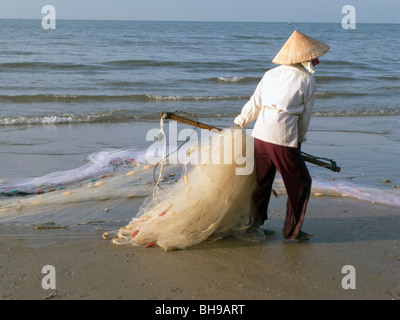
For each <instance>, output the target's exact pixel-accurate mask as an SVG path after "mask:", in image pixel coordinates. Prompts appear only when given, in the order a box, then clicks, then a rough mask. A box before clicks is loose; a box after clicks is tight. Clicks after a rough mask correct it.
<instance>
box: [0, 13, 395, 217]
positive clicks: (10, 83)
mask: <svg viewBox="0 0 400 320" xmlns="http://www.w3.org/2000/svg"><path fill="white" fill-rule="evenodd" d="M295 29H297V30H299V31H301V32H303V33H305V34H307V35H309V36H311V37H315V38H317V39H319V40H321V41H323V42H325V43H327V44H328V45H329V46H330V48H331V49H330V51H329V52H328V53H327V54H325V55H324V56H323V57H321V58H320V60H321V63H320V65H318V66H317V67H316V73H315V74H314V76H315V79H316V84H317V91H316V101H315V106H314V112H313V118H312V120H311V124H310V128H309V132H308V134H307V142H306V143H304V144H303V146H302V150H303V151H304V152H307V153H309V154H312V155H314V156H319V157H323V158H327V159H333V160H334V161H336V163H337V165H338V166H339V167H341V172H332V171H330V170H328V169H325V168H321V167H318V166H316V165H313V164H308V167H309V170H310V173H311V175H312V177H313V187H314V190H315V191H316V192H318V194H331V195H332V194H335V195H348V196H352V197H356V198H358V199H360V200H361V201H370V202H377V203H383V204H386V205H392V206H397V207H398V206H400V200H399V199H400V188H399V185H400V170H399V164H400V148H399V141H400V129H399V127H400V126H399V124H400V123H399V119H400V108H399V107H400V103H399V101H400V99H399V98H400V62H399V51H400V39H399V37H398V35H399V34H400V25H398V24H357V28H356V29H347V30H345V29H343V28H342V26H341V25H340V24H334V23H329V24H323V23H292V24H291V25H287V24H286V23H245V22H240V23H239V22H237V23H236V22H167V21H79V20H76V21H75V20H58V21H57V28H56V29H48V30H44V29H43V28H42V26H41V21H40V20H0V30H1V33H0V57H1V59H0V136H1V138H0V193H1V199H9V197H10V195H12V192H13V191H14V192H15V191H21V192H20V193H15V194H14V195H13V196H15V197H18V196H21V195H20V194H21V193H23V192H26V193H29V192H30V191H34V190H36V189H34V187H37V184H38V183H39V182H40V180H41V179H42V180H43V178H45V179H46V181H51V182H52V183H53V184H54V185H58V186H63V187H66V188H68V186H71V185H75V184H77V183H80V182H82V181H91V180H93V179H96V178H98V177H99V176H101V175H102V174H104V173H107V172H109V171H110V170H112V168H114V167H115V165H116V163H119V164H120V165H121V166H124V165H129V163H128V164H127V162H126V159H132V158H137V157H141V156H143V154H144V153H145V152H146V149H147V148H148V147H149V146H150V145H151V144H152V143H153V142H152V141H148V139H146V133H147V132H149V130H151V129H154V128H159V126H160V113H161V112H162V111H167V112H171V111H177V110H178V111H183V112H185V114H186V115H187V114H189V115H191V117H192V118H196V119H198V120H199V121H201V122H204V123H207V124H210V125H214V126H217V127H220V128H225V127H226V128H227V127H230V126H232V124H233V119H234V117H236V116H237V115H238V114H239V113H240V111H241V109H242V107H243V105H244V104H245V103H246V102H247V100H248V99H249V97H250V96H251V95H252V93H253V92H254V90H255V88H256V86H257V84H258V82H259V80H260V79H261V77H262V76H263V74H264V73H265V72H266V71H267V70H269V69H271V68H273V67H275V66H276V65H274V64H273V63H272V62H271V60H272V58H273V57H274V56H275V55H276V53H277V52H278V51H279V49H280V48H281V46H282V45H283V44H284V42H285V41H286V40H287V38H288V37H289V36H290V35H291V33H292V32H293V31H294V30H295ZM252 125H253V124H252ZM252 125H250V126H249V128H250V129H251V128H252ZM118 161H119V162H118ZM110 164H112V165H113V166H114V167H112V168H111V167H110ZM277 179H278V180H279V176H278V177H277ZM132 216H133V214H132Z"/></svg>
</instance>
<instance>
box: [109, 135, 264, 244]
mask: <svg viewBox="0 0 400 320" xmlns="http://www.w3.org/2000/svg"><path fill="white" fill-rule="evenodd" d="M252 142H253V140H252V139H251V138H250V137H249V136H247V135H246V134H244V133H243V132H242V130H225V131H222V132H219V133H215V135H214V136H212V137H211V138H210V137H208V138H206V139H203V140H202V141H200V143H199V142H197V144H194V145H193V144H192V145H191V146H189V147H188V149H187V152H186V154H187V155H188V157H189V158H190V159H189V160H190V162H189V163H187V164H185V168H184V172H183V173H182V175H181V176H182V177H181V179H180V180H178V181H177V183H176V184H174V185H171V186H169V187H167V188H164V189H159V190H156V193H155V194H153V195H152V196H151V197H149V198H147V199H146V200H145V201H144V203H143V205H142V206H141V207H140V209H139V211H138V213H137V215H136V217H134V218H133V219H132V221H131V222H130V223H129V224H128V225H127V226H125V227H122V228H121V229H120V230H118V231H114V232H107V233H105V234H104V237H105V238H113V242H114V243H115V244H132V245H138V246H147V247H151V246H154V245H158V246H161V247H163V248H164V249H166V250H170V249H184V248H187V247H189V246H192V245H194V244H197V243H199V242H202V241H204V240H206V239H207V240H216V239H220V238H223V237H226V236H228V235H235V236H237V237H240V238H243V239H248V240H262V239H264V237H265V236H264V233H263V232H262V230H261V229H257V228H256V226H258V225H259V221H257V219H256V215H255V212H254V210H253V208H252V204H251V203H252V201H251V198H252V197H251V195H252V193H253V191H254V188H255V186H256V180H255V174H254V172H255V170H253V167H251V168H246V166H248V162H244V161H237V160H238V159H241V160H243V159H244V158H243V157H244V155H245V154H246V152H248V151H249V149H250V150H252V149H251V148H249V144H251V143H252ZM235 160H236V161H235ZM247 160H250V161H252V164H254V161H253V158H252V157H250V159H247ZM238 162H242V163H238ZM240 169H242V172H240Z"/></svg>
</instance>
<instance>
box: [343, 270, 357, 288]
mask: <svg viewBox="0 0 400 320" xmlns="http://www.w3.org/2000/svg"><path fill="white" fill-rule="evenodd" d="M342 273H343V274H346V275H345V276H344V277H343V279H342V288H343V289H345V290H348V289H355V288H356V268H354V266H352V265H349V264H348V265H345V266H343V268H342Z"/></svg>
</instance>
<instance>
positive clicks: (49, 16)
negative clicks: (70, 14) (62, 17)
mask: <svg viewBox="0 0 400 320" xmlns="http://www.w3.org/2000/svg"><path fill="white" fill-rule="evenodd" d="M42 13H44V14H46V15H45V16H44V17H43V18H42V28H43V29H45V30H48V29H55V28H56V8H54V6H52V5H49V4H48V5H46V6H43V7H42Z"/></svg>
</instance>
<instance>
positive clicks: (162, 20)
mask: <svg viewBox="0 0 400 320" xmlns="http://www.w3.org/2000/svg"><path fill="white" fill-rule="evenodd" d="M0 20H42V18H5V17H0ZM57 20H59V21H137V22H203V23H204V22H218V23H286V24H292V23H327V24H341V21H340V22H332V21H324V22H322V21H247V20H235V21H234V20H164V19H152V20H150V19H101V18H57ZM357 24H400V22H357Z"/></svg>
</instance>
